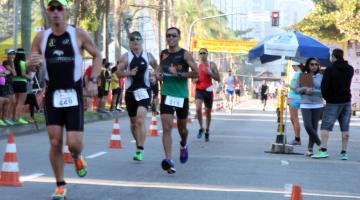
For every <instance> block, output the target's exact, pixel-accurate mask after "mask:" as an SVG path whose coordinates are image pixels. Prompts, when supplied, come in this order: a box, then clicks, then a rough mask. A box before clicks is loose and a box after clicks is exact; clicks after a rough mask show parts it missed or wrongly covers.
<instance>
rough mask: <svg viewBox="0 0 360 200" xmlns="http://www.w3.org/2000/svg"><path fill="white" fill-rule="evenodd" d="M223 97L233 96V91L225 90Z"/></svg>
mask: <svg viewBox="0 0 360 200" xmlns="http://www.w3.org/2000/svg"><path fill="white" fill-rule="evenodd" d="M225 95H226V96H234V90H229V89H226V90H225Z"/></svg>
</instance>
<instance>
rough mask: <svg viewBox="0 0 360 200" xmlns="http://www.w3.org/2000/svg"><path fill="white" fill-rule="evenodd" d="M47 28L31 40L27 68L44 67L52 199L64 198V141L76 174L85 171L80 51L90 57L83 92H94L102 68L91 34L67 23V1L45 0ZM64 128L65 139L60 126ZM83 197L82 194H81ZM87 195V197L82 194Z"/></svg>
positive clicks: (79, 174)
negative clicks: (52, 174) (53, 178)
mask: <svg viewBox="0 0 360 200" xmlns="http://www.w3.org/2000/svg"><path fill="white" fill-rule="evenodd" d="M47 2H48V3H47V6H48V7H47V15H48V19H49V22H50V28H49V29H47V30H45V31H42V32H39V33H38V34H37V35H36V36H35V38H34V41H33V43H32V48H31V54H30V59H29V61H28V62H27V63H26V65H27V67H28V70H32V71H35V70H36V68H39V67H44V72H45V80H46V82H47V91H46V94H45V115H46V125H47V131H48V135H49V141H50V161H51V162H50V163H51V165H52V169H53V172H54V175H55V179H56V189H55V192H54V194H53V195H52V198H51V199H52V200H57V199H65V198H66V193H67V190H66V183H65V179H64V157H63V151H62V149H63V144H67V145H68V149H69V151H70V153H71V155H72V158H73V160H74V165H75V171H76V173H77V175H78V176H79V177H84V176H85V175H86V174H87V164H86V162H85V160H84V157H83V156H82V155H81V152H82V149H83V121H84V120H83V113H84V108H83V100H82V96H83V95H82V87H81V80H82V74H83V73H82V65H83V63H82V56H81V52H80V51H82V50H86V51H87V52H88V53H89V54H90V55H91V56H92V57H93V63H92V66H93V67H92V74H91V76H90V78H89V80H90V81H89V83H88V84H87V85H86V89H85V91H86V93H87V94H88V95H90V96H95V95H97V85H96V82H97V80H96V79H97V77H98V76H99V73H100V69H101V54H100V52H99V51H98V50H96V47H95V45H94V43H93V42H92V41H91V38H90V36H89V35H88V34H87V33H86V32H85V31H84V30H82V29H81V28H75V27H72V26H70V25H68V24H67V22H66V18H67V13H68V10H67V5H68V3H67V0H48V1H47ZM64 127H65V128H66V142H65V140H64V139H63V134H64V133H63V129H64ZM81 196H83V195H81ZM85 197H86V196H85Z"/></svg>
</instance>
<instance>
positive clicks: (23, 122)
mask: <svg viewBox="0 0 360 200" xmlns="http://www.w3.org/2000/svg"><path fill="white" fill-rule="evenodd" d="M15 124H17V125H26V124H29V122H28V121H26V120H25V119H23V118H19V119H18V120H16V121H15Z"/></svg>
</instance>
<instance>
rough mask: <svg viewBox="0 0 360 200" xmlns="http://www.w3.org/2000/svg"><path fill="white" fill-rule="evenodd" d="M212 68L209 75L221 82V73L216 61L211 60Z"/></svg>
mask: <svg viewBox="0 0 360 200" xmlns="http://www.w3.org/2000/svg"><path fill="white" fill-rule="evenodd" d="M210 69H211V72H212V73H211V74H209V76H211V78H213V79H214V80H215V81H218V82H220V73H219V70H218V69H217V66H216V63H214V62H210Z"/></svg>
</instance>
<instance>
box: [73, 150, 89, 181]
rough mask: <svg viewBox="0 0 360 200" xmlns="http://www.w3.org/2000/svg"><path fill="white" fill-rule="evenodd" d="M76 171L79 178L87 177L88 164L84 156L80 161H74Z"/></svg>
mask: <svg viewBox="0 0 360 200" xmlns="http://www.w3.org/2000/svg"><path fill="white" fill-rule="evenodd" d="M74 164H75V171H76V174H77V175H78V176H79V177H85V176H86V174H87V164H86V162H85V159H84V157H83V156H82V155H80V156H79V158H78V159H74Z"/></svg>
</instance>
